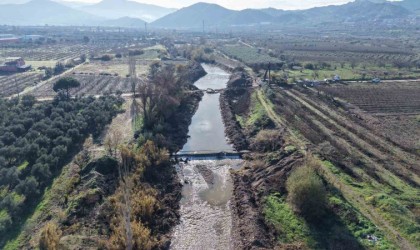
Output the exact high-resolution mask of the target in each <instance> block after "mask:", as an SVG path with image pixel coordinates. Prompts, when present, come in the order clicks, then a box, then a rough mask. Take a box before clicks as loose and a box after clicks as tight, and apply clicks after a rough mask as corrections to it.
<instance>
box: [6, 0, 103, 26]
mask: <svg viewBox="0 0 420 250" xmlns="http://www.w3.org/2000/svg"><path fill="white" fill-rule="evenodd" d="M101 21H104V18H100V17H97V16H94V15H91V14H88V13H86V12H83V11H80V10H76V9H73V8H70V7H67V6H64V5H62V4H59V3H57V2H53V1H50V0H32V1H30V2H27V3H24V4H6V5H0V22H1V23H2V24H8V25H44V24H50V25H52V24H54V25H86V24H88V23H99V22H101Z"/></svg>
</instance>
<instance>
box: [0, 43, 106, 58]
mask: <svg viewBox="0 0 420 250" xmlns="http://www.w3.org/2000/svg"><path fill="white" fill-rule="evenodd" d="M95 51H98V49H97V48H96V49H95V48H93V47H89V46H87V45H61V44H57V45H43V46H37V47H27V48H2V49H1V50H0V57H23V58H24V59H25V60H27V61H65V60H68V59H72V58H76V57H79V56H80V55H82V54H86V55H88V54H90V53H94V52H95ZM99 51H101V50H99Z"/></svg>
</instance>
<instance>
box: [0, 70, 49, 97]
mask: <svg viewBox="0 0 420 250" xmlns="http://www.w3.org/2000/svg"><path fill="white" fill-rule="evenodd" d="M42 76H43V74H40V73H36V72H26V73H19V74H11V75H0V97H8V96H11V95H13V94H17V93H20V92H22V91H23V90H24V89H25V88H27V87H30V86H34V85H36V84H38V83H39V82H40V81H41V78H42Z"/></svg>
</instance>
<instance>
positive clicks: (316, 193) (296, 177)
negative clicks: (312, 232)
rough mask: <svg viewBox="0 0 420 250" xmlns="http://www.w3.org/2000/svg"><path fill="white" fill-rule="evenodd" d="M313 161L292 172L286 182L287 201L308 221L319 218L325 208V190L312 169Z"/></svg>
mask: <svg viewBox="0 0 420 250" xmlns="http://www.w3.org/2000/svg"><path fill="white" fill-rule="evenodd" d="M313 162H314V161H313V160H312V161H307V162H306V164H305V165H303V166H301V167H299V168H297V169H296V170H294V171H293V172H292V174H291V175H290V176H289V178H288V179H287V182H286V188H287V191H288V197H287V198H288V201H289V202H290V203H291V205H292V207H293V209H294V210H295V211H296V212H298V213H299V214H301V215H302V216H303V217H304V218H305V219H306V220H308V221H318V220H320V219H321V218H322V217H323V215H324V213H325V208H326V191H325V187H324V185H323V183H322V180H321V178H320V177H319V176H318V175H317V174H316V172H315V170H314V166H315V164H316V163H315V164H314V163H313Z"/></svg>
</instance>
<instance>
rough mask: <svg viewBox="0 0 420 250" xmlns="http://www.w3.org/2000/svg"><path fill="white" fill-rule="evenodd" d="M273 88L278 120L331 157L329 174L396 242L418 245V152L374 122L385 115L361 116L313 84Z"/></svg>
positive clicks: (325, 172)
mask: <svg viewBox="0 0 420 250" xmlns="http://www.w3.org/2000/svg"><path fill="white" fill-rule="evenodd" d="M273 91H274V93H273V97H271V100H272V104H273V109H274V111H275V113H276V115H278V116H277V117H278V119H279V120H281V122H283V123H284V124H286V125H287V126H288V127H290V128H291V130H293V131H294V133H296V134H297V135H298V138H301V137H302V138H304V139H303V140H304V141H305V142H307V143H309V144H311V145H312V147H313V150H314V151H315V152H317V153H318V154H320V155H321V156H322V157H323V158H324V159H326V161H325V166H323V170H322V173H323V176H324V177H325V178H326V179H327V180H329V181H331V183H334V185H335V186H336V187H338V188H339V190H340V192H342V194H343V195H344V197H346V199H347V200H349V201H350V202H351V204H352V206H354V207H356V208H357V209H359V211H362V213H363V214H364V216H367V217H368V218H369V220H370V221H372V222H373V223H374V224H375V225H376V227H377V228H379V229H381V230H384V231H386V232H387V235H388V236H389V239H392V241H393V242H394V243H395V244H397V245H398V246H408V247H402V248H407V249H411V248H413V249H416V248H418V247H419V244H418V240H417V239H418V230H417V229H416V228H418V222H416V218H417V217H418V204H419V202H420V201H419V198H418V197H419V190H418V188H417V187H418V185H419V184H420V179H419V173H420V165H419V161H418V155H416V154H415V153H413V151H411V150H407V148H406V147H403V146H400V145H398V144H396V143H395V142H394V141H393V140H391V139H390V138H389V134H390V133H393V132H394V131H390V130H381V129H377V128H375V127H372V126H371V124H369V123H370V122H371V121H375V122H380V120H375V117H372V116H371V115H370V114H367V113H365V115H364V116H358V115H357V114H355V113H353V111H352V110H346V109H343V108H342V107H341V106H340V105H338V106H337V105H336V103H335V104H334V103H333V102H332V101H331V99H330V98H326V97H327V96H325V95H323V94H318V93H317V92H316V91H312V90H311V89H303V88H299V87H297V88H293V89H289V90H285V89H276V90H273ZM415 128H416V126H414V129H413V130H411V132H412V133H413V134H412V137H414V136H417V138H418V136H419V131H415ZM417 128H418V125H417ZM362 237H366V236H363V234H362ZM379 244H383V243H379ZM385 249H387V247H385Z"/></svg>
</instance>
